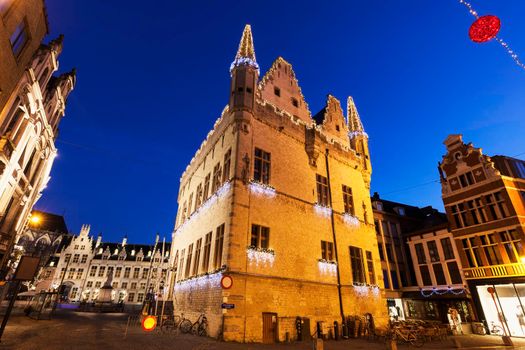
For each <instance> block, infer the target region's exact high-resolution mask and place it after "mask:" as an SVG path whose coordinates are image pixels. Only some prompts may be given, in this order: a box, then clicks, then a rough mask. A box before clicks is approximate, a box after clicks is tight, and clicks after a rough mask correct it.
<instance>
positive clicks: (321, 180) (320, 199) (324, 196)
mask: <svg viewBox="0 0 525 350" xmlns="http://www.w3.org/2000/svg"><path fill="white" fill-rule="evenodd" d="M315 181H316V183H317V204H321V205H324V206H325V207H327V206H328V179H327V178H326V177H324V176H322V175H319V174H316V175H315Z"/></svg>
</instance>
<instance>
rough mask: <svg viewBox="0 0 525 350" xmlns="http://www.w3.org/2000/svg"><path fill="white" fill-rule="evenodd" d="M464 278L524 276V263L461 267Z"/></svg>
mask: <svg viewBox="0 0 525 350" xmlns="http://www.w3.org/2000/svg"><path fill="white" fill-rule="evenodd" d="M463 273H464V274H465V278H466V279H468V280H473V279H480V278H498V277H516V276H525V264H523V263H515V264H502V265H491V266H480V267H471V268H465V269H463Z"/></svg>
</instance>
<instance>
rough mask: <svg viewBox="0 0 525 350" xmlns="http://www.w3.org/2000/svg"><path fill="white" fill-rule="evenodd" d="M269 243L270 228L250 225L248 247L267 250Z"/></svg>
mask: <svg viewBox="0 0 525 350" xmlns="http://www.w3.org/2000/svg"><path fill="white" fill-rule="evenodd" d="M269 241H270V228H269V227H265V226H260V225H252V236H251V240H250V245H251V246H253V247H257V248H266V249H267V248H268V246H269Z"/></svg>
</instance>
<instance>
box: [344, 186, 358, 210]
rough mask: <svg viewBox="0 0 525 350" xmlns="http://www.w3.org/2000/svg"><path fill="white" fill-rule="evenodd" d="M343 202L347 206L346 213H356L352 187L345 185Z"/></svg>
mask: <svg viewBox="0 0 525 350" xmlns="http://www.w3.org/2000/svg"><path fill="white" fill-rule="evenodd" d="M343 204H344V206H345V213H347V214H351V215H354V214H355V210H354V197H353V196H352V189H351V188H350V187H348V186H345V185H343Z"/></svg>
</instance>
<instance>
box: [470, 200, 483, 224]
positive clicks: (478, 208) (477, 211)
mask: <svg viewBox="0 0 525 350" xmlns="http://www.w3.org/2000/svg"><path fill="white" fill-rule="evenodd" d="M467 207H468V210H469V213H470V216H471V217H472V222H473V224H474V225H478V224H480V223H484V222H487V221H488V220H487V214H486V213H485V208H483V204H482V203H481V198H476V199H473V200H470V201H467Z"/></svg>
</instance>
